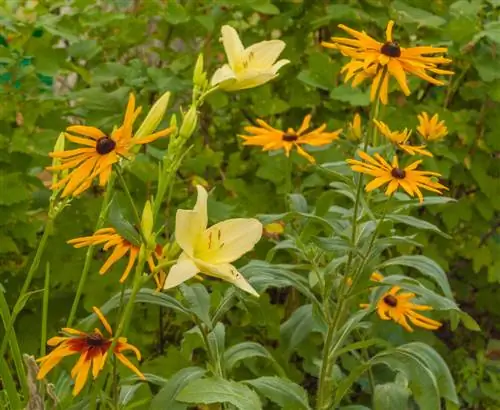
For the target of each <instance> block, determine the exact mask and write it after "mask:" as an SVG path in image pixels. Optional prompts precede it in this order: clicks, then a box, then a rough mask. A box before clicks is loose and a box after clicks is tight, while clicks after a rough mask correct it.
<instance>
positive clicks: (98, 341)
mask: <svg viewBox="0 0 500 410" xmlns="http://www.w3.org/2000/svg"><path fill="white" fill-rule="evenodd" d="M85 342H86V343H87V346H92V347H100V346H102V345H103V344H104V342H105V340H104V339H103V337H102V336H101V335H100V334H99V333H91V334H89V335H87V338H86V339H85Z"/></svg>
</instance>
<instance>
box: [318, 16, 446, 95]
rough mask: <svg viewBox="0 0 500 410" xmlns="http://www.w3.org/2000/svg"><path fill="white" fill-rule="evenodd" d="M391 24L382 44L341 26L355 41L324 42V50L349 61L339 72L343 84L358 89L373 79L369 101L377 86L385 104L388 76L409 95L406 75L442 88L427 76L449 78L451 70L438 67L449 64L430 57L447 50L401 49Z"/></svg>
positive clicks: (434, 48)
mask: <svg viewBox="0 0 500 410" xmlns="http://www.w3.org/2000/svg"><path fill="white" fill-rule="evenodd" d="M393 26H394V22H393V21H389V22H388V24H387V28H386V35H385V36H386V38H385V42H383V43H381V42H379V41H377V40H375V39H373V38H372V37H370V36H369V35H368V34H366V33H365V32H364V31H363V32H360V31H356V30H353V29H351V28H349V27H347V26H345V25H343V24H340V25H339V27H340V28H341V29H342V30H344V31H346V32H347V33H349V34H350V35H351V36H352V37H354V38H344V37H332V42H331V43H329V42H323V43H322V45H323V46H324V47H328V48H333V49H337V50H340V52H341V53H342V54H343V55H345V56H347V57H350V58H351V61H350V62H349V63H347V64H346V65H345V66H344V67H343V68H342V72H343V73H345V82H348V81H349V80H351V79H352V80H353V84H352V85H353V86H357V85H358V84H360V83H361V82H363V81H364V80H366V79H367V78H369V79H371V80H372V88H371V99H372V101H373V100H374V98H375V95H376V93H377V89H379V86H380V93H379V96H380V101H381V102H382V103H383V104H387V93H388V85H389V76H392V77H394V78H395V79H396V81H397V82H398V84H399V86H400V88H401V90H402V91H403V92H404V93H405V94H406V95H410V93H411V91H410V89H409V88H408V84H407V79H406V74H407V73H408V74H412V75H415V76H417V77H420V78H421V79H423V80H425V81H428V82H429V83H431V84H435V85H443V84H444V82H443V81H441V80H438V79H436V78H434V77H431V76H430V75H429V73H432V74H440V75H452V74H454V73H453V72H452V71H449V70H443V69H441V68H438V67H439V65H440V64H449V63H451V60H450V59H448V58H444V57H442V56H433V55H435V54H441V53H445V52H447V51H448V49H447V48H446V47H429V46H420V47H409V48H404V47H401V46H400V45H399V43H398V42H397V41H396V40H394V38H393V36H392V29H393Z"/></svg>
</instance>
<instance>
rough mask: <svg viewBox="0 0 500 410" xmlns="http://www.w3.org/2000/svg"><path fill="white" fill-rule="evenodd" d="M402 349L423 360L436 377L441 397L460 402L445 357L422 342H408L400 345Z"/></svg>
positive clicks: (456, 402)
mask: <svg viewBox="0 0 500 410" xmlns="http://www.w3.org/2000/svg"><path fill="white" fill-rule="evenodd" d="M399 349H400V350H403V351H407V352H408V353H411V354H413V355H415V356H416V357H417V358H418V359H419V360H421V361H422V362H423V363H424V364H425V366H427V368H429V369H430V371H431V372H432V374H433V375H434V376H435V377H436V381H437V385H438V388H439V393H440V395H441V397H444V398H445V399H447V400H449V401H451V402H453V403H455V404H458V403H459V401H458V397H457V392H456V390H455V382H454V381H453V377H452V375H451V373H450V369H448V366H447V365H446V363H445V361H444V360H443V358H442V357H441V356H440V355H439V354H438V353H437V352H436V351H435V350H434V349H433V348H432V347H430V346H428V345H426V344H424V343H420V342H414V343H408V344H406V345H403V346H400V347H399Z"/></svg>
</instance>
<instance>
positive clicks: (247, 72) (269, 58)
mask: <svg viewBox="0 0 500 410" xmlns="http://www.w3.org/2000/svg"><path fill="white" fill-rule="evenodd" d="M221 32H222V43H223V45H224V50H225V51H226V55H227V60H228V64H224V65H223V66H222V67H221V68H219V69H218V70H217V71H216V72H215V73H214V75H213V76H212V80H211V84H212V86H216V85H218V86H219V88H220V89H222V90H225V91H236V90H244V89H246V88H253V87H257V86H259V85H262V84H264V83H267V82H268V81H270V80H272V79H273V78H275V77H276V76H277V75H278V74H277V73H278V70H279V69H280V68H281V67H283V66H284V65H286V64H288V63H289V62H290V61H288V60H279V61H278V62H277V63H275V61H276V60H277V59H278V57H279V55H280V54H281V52H282V51H283V49H284V48H285V43H284V42H283V41H281V40H269V41H261V42H260V43H256V44H252V45H251V46H250V47H248V48H245V47H244V46H243V44H242V43H241V40H240V37H239V36H238V33H237V32H236V30H235V29H234V28H232V27H231V26H222V29H221Z"/></svg>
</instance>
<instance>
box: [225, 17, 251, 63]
mask: <svg viewBox="0 0 500 410" xmlns="http://www.w3.org/2000/svg"><path fill="white" fill-rule="evenodd" d="M221 33H222V44H224V50H225V51H226V55H227V61H228V62H229V65H230V66H231V68H233V70H234V68H235V66H236V65H238V64H239V63H240V62H241V60H242V57H243V52H244V51H245V47H243V44H242V43H241V40H240V37H239V36H238V33H237V32H236V30H235V29H234V28H232V27H231V26H227V25H226V26H222V28H221Z"/></svg>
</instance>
